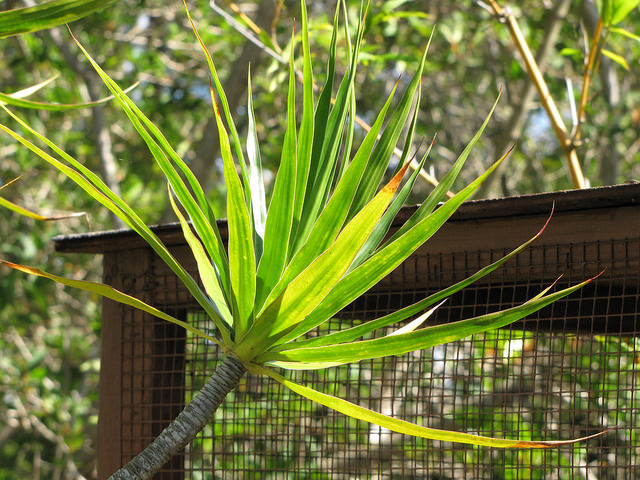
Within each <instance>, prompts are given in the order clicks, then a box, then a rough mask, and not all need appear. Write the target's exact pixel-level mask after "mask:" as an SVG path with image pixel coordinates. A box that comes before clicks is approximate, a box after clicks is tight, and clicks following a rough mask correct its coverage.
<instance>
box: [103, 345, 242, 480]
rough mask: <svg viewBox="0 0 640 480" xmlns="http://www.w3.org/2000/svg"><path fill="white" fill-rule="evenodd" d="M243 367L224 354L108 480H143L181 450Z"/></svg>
mask: <svg viewBox="0 0 640 480" xmlns="http://www.w3.org/2000/svg"><path fill="white" fill-rule="evenodd" d="M246 371H247V369H246V368H245V367H244V365H242V363H241V362H240V360H238V359H237V358H235V357H227V358H225V359H224V361H223V362H222V363H221V364H220V365H218V366H217V367H216V370H215V371H214V372H213V375H211V377H209V380H207V383H206V384H205V385H204V387H202V390H200V391H199V392H198V393H197V394H196V396H195V397H193V399H192V400H191V402H189V404H188V405H187V406H186V407H185V408H184V410H182V412H180V414H179V415H178V416H177V417H176V419H175V420H174V421H173V422H171V424H170V425H169V426H168V427H167V428H165V429H164V430H163V431H162V433H160V435H158V437H157V438H156V439H155V440H154V441H153V442H152V443H151V444H150V445H149V446H148V447H147V448H145V449H144V450H143V451H142V452H141V453H139V454H138V455H137V456H136V457H135V458H134V459H133V460H131V461H130V462H129V463H128V464H127V465H125V466H124V467H122V468H121V469H120V470H118V471H117V472H115V473H114V474H113V475H111V477H109V480H146V479H149V478H151V476H152V475H153V474H155V473H156V472H157V471H158V470H160V468H162V466H163V465H164V464H165V463H167V461H168V460H169V459H170V458H171V457H172V456H173V455H175V454H176V453H178V452H179V451H181V450H182V449H183V448H184V447H185V446H186V445H187V444H188V443H189V442H190V441H191V440H193V439H194V437H195V436H196V435H197V434H198V433H199V432H200V431H201V430H202V429H203V428H204V427H205V425H206V424H207V423H208V422H209V420H211V417H212V416H213V414H214V412H215V411H216V410H217V409H218V407H219V406H220V404H221V403H222V401H223V400H224V399H225V397H226V396H227V394H228V393H229V392H230V391H231V390H233V389H234V388H235V387H236V386H237V385H238V383H239V382H240V379H241V378H242V376H243V375H244V374H245V372H246Z"/></svg>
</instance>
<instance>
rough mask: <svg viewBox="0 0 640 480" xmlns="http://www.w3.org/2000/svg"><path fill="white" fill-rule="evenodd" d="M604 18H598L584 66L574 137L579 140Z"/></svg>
mask: <svg viewBox="0 0 640 480" xmlns="http://www.w3.org/2000/svg"><path fill="white" fill-rule="evenodd" d="M602 27H603V23H602V19H601V18H599V19H598V23H597V24H596V28H595V31H594V32H593V40H592V41H591V49H590V51H589V59H588V61H587V64H586V65H585V68H584V78H583V81H582V92H581V93H580V106H579V107H578V124H577V125H576V127H575V132H574V138H575V139H576V140H578V139H579V138H580V126H581V125H582V124H583V123H584V120H585V109H586V108H587V99H588V96H589V95H588V92H589V87H590V85H591V73H592V72H593V70H594V67H595V64H596V57H597V56H598V52H599V51H601V48H600V47H601V42H600V39H601V37H602Z"/></svg>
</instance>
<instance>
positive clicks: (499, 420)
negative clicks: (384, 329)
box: [120, 239, 640, 480]
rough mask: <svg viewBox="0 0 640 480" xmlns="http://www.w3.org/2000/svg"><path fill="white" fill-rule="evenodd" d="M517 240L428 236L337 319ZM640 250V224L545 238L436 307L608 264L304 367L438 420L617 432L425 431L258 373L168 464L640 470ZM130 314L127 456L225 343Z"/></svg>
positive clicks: (465, 471)
mask: <svg viewBox="0 0 640 480" xmlns="http://www.w3.org/2000/svg"><path fill="white" fill-rule="evenodd" d="M504 253H505V251H504V250H501V249H500V250H476V251H466V252H459V253H451V254H446V255H444V254H438V255H435V256H433V255H429V253H428V252H427V251H421V252H419V253H418V254H417V255H414V256H413V257H411V259H410V261H409V262H406V263H405V264H403V265H402V266H401V267H399V268H398V270H396V271H395V272H394V273H393V274H392V276H391V280H390V281H388V282H384V283H383V284H382V286H381V287H379V288H377V289H375V290H374V291H372V292H370V293H368V294H366V295H364V296H363V297H361V298H360V299H358V300H357V301H356V302H354V304H352V305H351V306H349V307H348V308H346V309H345V310H344V311H343V312H341V313H340V315H339V318H336V319H333V320H331V321H330V322H329V323H328V324H326V325H324V326H323V327H321V328H323V329H328V330H336V329H338V328H345V327H349V326H352V325H355V324H357V323H359V322H365V321H368V320H370V319H372V318H376V317H378V316H382V315H385V314H387V313H389V312H391V311H393V310H395V309H397V308H399V307H401V306H403V305H406V304H409V303H412V302H415V301H417V300H419V299H420V298H422V297H424V296H425V295H427V294H428V293H430V292H432V291H437V290H439V289H441V288H443V287H445V286H448V285H449V284H450V283H451V282H452V281H457V280H460V279H462V278H464V277H466V276H468V275H470V274H472V273H474V271H475V270H476V269H477V268H479V267H480V266H483V265H486V264H487V263H490V262H491V261H494V260H496V259H497V258H499V257H500V256H502V255H503V254H504ZM638 265H640V240H639V239H625V240H614V241H599V242H585V243H578V244H556V245H543V246H540V247H535V246H534V247H531V248H530V249H529V250H528V251H527V252H525V253H523V254H522V255H520V256H519V257H517V258H516V259H514V260H512V261H510V262H508V263H507V264H506V265H505V266H504V267H502V268H501V269H499V270H498V271H496V272H494V273H493V274H491V275H490V276H489V277H488V278H487V279H485V280H483V282H482V283H481V284H479V285H474V286H471V287H469V288H467V289H465V290H463V291H462V292H460V293H458V294H456V295H454V296H453V297H452V298H450V299H449V301H448V302H447V303H445V304H444V305H443V306H442V307H440V309H439V310H438V311H437V313H436V315H435V317H434V318H433V320H432V322H431V323H442V322H452V321H455V320H459V319H462V318H468V317H471V316H475V315H481V314H483V313H487V312H490V311H495V310H497V309H502V308H508V307H510V306H512V305H515V304H517V303H519V302H522V301H524V300H525V299H527V298H531V297H532V296H534V295H536V294H537V293H538V292H539V291H540V290H541V289H542V288H544V287H545V286H547V285H548V284H549V283H550V282H552V281H553V280H555V279H556V278H557V277H558V276H559V275H562V274H563V275H564V276H563V277H562V278H561V279H560V281H559V285H558V287H557V288H562V287H563V286H564V285H568V284H574V283H576V282H579V281H581V280H583V279H585V278H587V277H590V276H592V275H594V274H596V273H598V272H600V271H601V270H602V269H603V267H605V266H606V267H607V270H606V271H605V273H604V274H603V275H602V276H601V277H600V278H598V279H597V280H596V282H595V283H594V284H592V285H589V286H588V287H585V288H583V289H582V290H580V291H578V292H577V293H575V294H574V295H572V296H571V297H569V298H567V299H564V300H562V301H559V302H557V303H555V304H552V305H550V306H549V307H547V308H545V309H544V310H542V311H540V312H538V313H537V314H535V315H532V316H529V317H528V318H527V319H525V320H523V321H521V322H519V323H517V324H514V325H512V326H510V327H507V328H504V329H501V330H498V331H494V332H489V333H486V334H482V335H474V336H473V337H470V338H468V339H465V340H462V341H458V342H454V343H450V344H446V345H442V346H439V347H435V348H432V349H428V350H424V351H420V352H414V353H411V354H407V355H404V356H401V357H391V358H387V359H380V360H371V361H365V362H360V363H358V364H353V365H348V366H343V367H337V368H331V369H325V370H319V371H313V372H292V374H291V377H292V379H294V380H295V381H298V382H301V383H305V384H309V385H312V386H314V388H317V389H319V390H321V391H323V392H325V393H329V394H332V395H337V396H340V397H342V398H345V399H348V400H349V401H352V402H354V403H357V404H360V405H363V406H367V407H369V408H371V409H373V410H377V411H380V412H382V413H385V414H389V415H393V416H396V417H398V418H402V419H405V420H408V421H411V422H416V423H419V424H423V425H426V426H430V427H434V428H445V429H452V430H458V431H463V432H469V433H476V434H481V435H489V436H497V437H511V438H519V439H526V440H536V439H539V440H553V439H570V438H576V437H582V436H586V435H590V434H593V433H596V432H599V431H602V430H603V429H605V428H608V427H612V426H617V428H616V429H615V430H613V431H611V432H609V433H607V434H606V435H604V436H601V437H597V438H594V439H591V440H588V441H585V442H582V443H580V444H577V445H575V446H566V447H560V448H554V449H547V450H499V449H489V448H479V447H473V446H467V445H460V444H449V443H443V442H435V441H430V440H425V439H416V438H411V437H407V436H404V435H400V434H396V433H393V432H390V431H387V430H385V429H382V428H380V427H377V426H372V425H369V424H366V423H363V422H358V421H355V420H353V419H349V418H347V417H344V416H342V415H341V414H338V413H335V412H333V411H331V410H329V409H327V408H325V407H322V406H320V405H317V404H313V403H312V402H309V401H307V400H306V399H303V398H301V397H298V396H297V395H296V394H294V393H293V392H290V391H288V390H287V389H286V388H285V387H282V386H281V385H280V384H278V383H274V382H273V381H270V380H269V379H263V378H259V377H256V376H251V375H249V376H247V377H245V379H244V380H243V381H242V383H241V385H240V387H239V388H238V389H237V390H236V391H234V392H232V393H231V394H230V395H229V397H228V398H227V401H226V402H225V403H224V404H223V406H222V407H221V408H220V409H219V410H218V412H217V413H216V415H215V418H214V419H213V420H212V422H211V423H210V424H209V425H208V426H207V428H206V429H205V430H204V431H203V432H202V433H201V434H200V435H199V436H198V438H197V439H196V440H195V441H194V442H193V443H192V444H191V445H190V446H189V447H188V449H187V451H186V452H185V453H184V455H183V456H180V457H176V458H174V459H173V460H172V461H171V463H170V464H168V465H167V467H166V468H165V469H164V470H163V472H162V473H161V474H158V477H157V478H162V479H165V478H166V479H174V478H175V479H178V478H180V479H182V478H184V479H213V478H220V479H242V478H247V479H329V478H330V479H433V480H435V479H459V478H461V479H465V478H474V479H554V478H557V479H570V478H587V479H617V478H640V466H639V462H640V439H639V438H638V435H639V433H640V423H639V421H638V420H640V419H639V418H638V417H639V415H640V398H639V396H640V390H638V383H639V382H640V356H639V352H640V345H638V342H639V341H640V340H639V339H638V338H637V337H638V336H640V335H639V334H640V324H639V322H640V320H639V319H638V313H639V312H640V270H639V269H638ZM147 278H148V279H151V280H145V281H143V282H140V284H141V285H142V286H141V287H140V288H141V289H142V290H145V289H146V290H149V291H151V290H153V289H155V290H157V287H158V286H162V288H163V289H165V290H166V291H165V292H164V293H161V294H158V295H156V294H155V293H154V294H153V295H156V296H157V298H164V299H167V298H173V299H174V301H173V303H165V304H164V305H160V306H162V307H163V308H164V309H165V310H167V309H168V310H171V311H172V312H173V313H174V314H176V315H178V316H181V317H182V318H184V319H187V320H188V321H190V322H192V323H193V324H194V325H196V326H197V327H198V328H201V329H204V330H212V329H213V325H211V324H210V323H209V320H208V319H207V317H206V316H205V315H204V314H203V313H202V312H201V311H199V310H198V308H197V307H196V306H194V305H193V304H192V303H190V302H189V300H188V297H187V296H184V297H182V296H181V294H180V293H179V292H176V291H173V289H174V288H175V289H178V288H179V286H178V285H176V284H175V283H174V280H172V277H171V276H167V277H166V278H162V275H160V276H158V275H155V274H154V275H151V276H150V277H147ZM427 286H428V288H427ZM155 290H154V291H155ZM175 299H184V302H181V301H175ZM156 304H157V303H156ZM123 315H124V317H123V321H122V324H121V325H122V326H121V335H122V356H123V369H122V376H121V379H122V385H121V388H122V404H121V412H122V413H121V419H122V437H123V442H122V444H121V445H122V448H121V458H120V460H121V461H122V462H125V461H127V460H128V459H129V458H131V457H132V456H133V455H135V454H136V453H138V451H139V450H140V449H141V448H143V447H144V446H145V445H146V444H147V443H148V442H149V441H151V440H152V439H153V437H154V436H155V435H156V434H157V433H158V432H159V431H160V430H161V429H162V428H163V427H164V425H166V423H168V422H169V421H170V420H171V419H172V418H174V417H175V415H176V414H177V412H178V411H179V410H180V409H181V408H182V406H183V405H184V403H185V402H188V401H189V399H190V398H191V396H192V395H193V394H194V393H195V392H196V391H197V390H198V389H199V387H200V386H201V385H202V384H203V383H204V381H205V380H206V378H207V377H208V375H210V374H211V372H212V371H213V369H214V368H215V365H216V363H217V361H218V360H219V353H218V351H217V348H216V347H215V345H212V344H207V342H206V341H204V340H202V339H199V338H195V337H193V336H191V335H190V334H189V333H188V332H187V333H185V332H184V331H183V330H182V329H180V328H177V327H174V326H173V325H169V324H166V323H163V322H161V321H154V320H151V319H149V318H145V317H144V316H143V315H140V314H134V313H131V312H129V313H127V312H125V310H124V309H123ZM311 335H313V332H312V333H311Z"/></svg>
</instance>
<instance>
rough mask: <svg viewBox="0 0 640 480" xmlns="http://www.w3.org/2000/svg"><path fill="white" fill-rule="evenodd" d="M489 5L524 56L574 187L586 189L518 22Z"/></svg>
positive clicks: (494, 4) (568, 138)
mask: <svg viewBox="0 0 640 480" xmlns="http://www.w3.org/2000/svg"><path fill="white" fill-rule="evenodd" d="M489 5H490V6H491V9H492V10H493V12H492V13H493V14H494V15H495V16H496V17H498V18H500V19H502V20H503V21H504V22H505V23H506V25H507V28H508V29H509V33H510V34H511V37H512V39H513V41H514V43H515V45H516V48H517V49H518V51H519V52H520V55H521V56H522V59H523V61H524V64H525V67H526V69H527V72H528V73H529V77H530V78H531V81H532V82H533V84H534V85H535V86H536V89H537V90H538V96H539V97H540V102H541V103H542V106H543V107H544V109H545V111H546V112H547V115H548V117H549V120H550V121H551V125H552V127H553V130H554V132H555V134H556V137H557V138H558V140H559V142H560V145H561V146H562V150H563V151H564V154H565V156H566V157H567V161H568V166H569V172H570V174H571V180H572V181H573V186H574V187H575V188H586V182H585V179H584V175H583V173H582V167H581V166H580V161H579V159H578V152H577V151H576V146H575V143H574V141H573V138H572V137H571V135H570V134H569V131H568V130H567V127H566V125H565V123H564V120H562V116H561V115H560V112H559V110H558V107H557V106H556V103H555V101H554V100H553V97H552V96H551V92H549V88H548V87H547V83H546V82H545V80H544V77H543V75H542V73H541V72H540V68H539V67H538V64H537V63H536V60H535V58H534V56H533V53H532V52H531V49H530V48H529V45H528V44H527V41H526V39H525V38H524V35H523V34H522V31H521V30H520V26H519V25H518V21H517V20H516V18H515V16H514V15H513V13H511V11H510V10H509V9H508V8H503V7H501V6H500V5H499V4H498V3H497V2H496V1H495V0H489Z"/></svg>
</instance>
